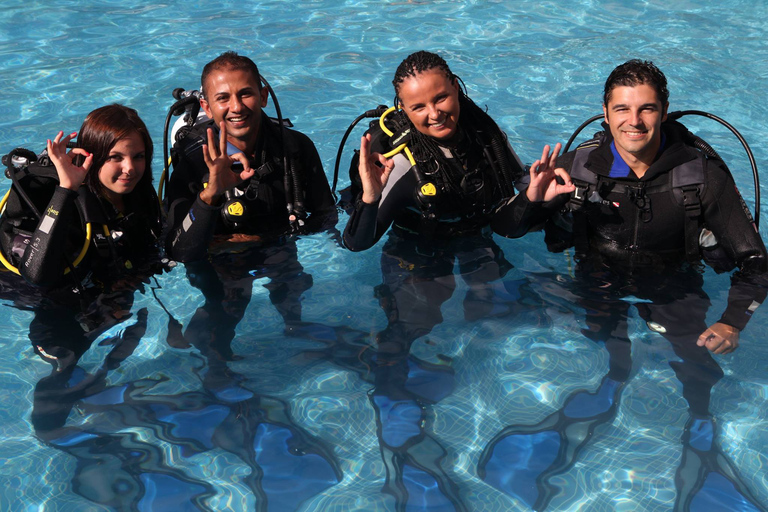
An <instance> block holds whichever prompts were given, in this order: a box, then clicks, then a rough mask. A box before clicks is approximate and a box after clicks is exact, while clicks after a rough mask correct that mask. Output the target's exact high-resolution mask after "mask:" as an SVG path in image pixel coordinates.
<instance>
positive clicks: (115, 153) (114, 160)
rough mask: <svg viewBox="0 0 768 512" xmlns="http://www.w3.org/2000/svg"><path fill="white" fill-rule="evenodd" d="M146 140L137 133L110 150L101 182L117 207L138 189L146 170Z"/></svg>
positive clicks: (103, 168) (100, 178) (108, 196)
mask: <svg viewBox="0 0 768 512" xmlns="http://www.w3.org/2000/svg"><path fill="white" fill-rule="evenodd" d="M146 165H147V160H146V148H145V147H144V139H142V137H141V135H139V134H138V133H137V132H132V133H131V134H130V135H128V136H127V137H125V138H123V139H120V140H118V141H117V142H116V143H115V145H114V146H112V148H111V149H110V150H109V156H108V157H107V161H106V162H104V165H102V166H101V168H100V169H99V182H100V183H101V185H102V186H103V187H104V195H105V196H106V197H107V198H108V199H109V200H110V201H111V202H112V203H113V204H115V205H121V204H122V197H121V196H123V195H124V194H128V193H130V192H132V191H133V189H134V188H136V185H137V184H138V183H139V180H140V179H141V177H142V176H143V175H144V170H145V169H146Z"/></svg>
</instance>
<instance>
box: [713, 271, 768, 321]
mask: <svg viewBox="0 0 768 512" xmlns="http://www.w3.org/2000/svg"><path fill="white" fill-rule="evenodd" d="M766 294H768V276H766V274H744V273H741V272H737V273H736V274H735V275H734V276H733V278H732V279H731V288H730V290H728V305H727V306H726V308H725V311H724V312H723V315H722V316H721V317H720V320H719V322H722V323H724V324H727V325H730V326H732V327H735V328H736V329H738V330H740V331H742V330H744V328H745V327H746V325H747V322H749V320H750V319H751V318H752V314H753V313H754V312H755V310H757V308H758V307H759V306H760V305H761V304H762V303H763V302H764V301H765V297H766Z"/></svg>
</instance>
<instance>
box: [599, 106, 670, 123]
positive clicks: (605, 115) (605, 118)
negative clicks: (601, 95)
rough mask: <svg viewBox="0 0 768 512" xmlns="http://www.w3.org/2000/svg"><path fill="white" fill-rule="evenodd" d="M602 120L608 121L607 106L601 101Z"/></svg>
mask: <svg viewBox="0 0 768 512" xmlns="http://www.w3.org/2000/svg"><path fill="white" fill-rule="evenodd" d="M665 115H666V114H665ZM603 120H604V121H605V122H606V123H608V108H607V107H606V106H605V103H603Z"/></svg>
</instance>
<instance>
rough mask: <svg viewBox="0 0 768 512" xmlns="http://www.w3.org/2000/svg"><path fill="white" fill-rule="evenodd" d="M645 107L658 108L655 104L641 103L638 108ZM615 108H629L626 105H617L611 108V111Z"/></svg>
mask: <svg viewBox="0 0 768 512" xmlns="http://www.w3.org/2000/svg"><path fill="white" fill-rule="evenodd" d="M647 107H655V108H659V105H658V104H657V103H643V104H642V105H640V108H647ZM617 108H629V105H627V104H626V103H618V104H616V105H614V106H612V107H611V110H616V109H617Z"/></svg>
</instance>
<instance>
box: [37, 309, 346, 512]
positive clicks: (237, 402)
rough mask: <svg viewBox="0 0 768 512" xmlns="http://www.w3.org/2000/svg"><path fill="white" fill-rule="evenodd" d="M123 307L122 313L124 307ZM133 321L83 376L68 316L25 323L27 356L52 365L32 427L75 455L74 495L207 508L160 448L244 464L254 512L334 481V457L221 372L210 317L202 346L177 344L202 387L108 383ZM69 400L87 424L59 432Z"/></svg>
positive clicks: (223, 340) (122, 503) (290, 504)
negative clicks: (172, 391)
mask: <svg viewBox="0 0 768 512" xmlns="http://www.w3.org/2000/svg"><path fill="white" fill-rule="evenodd" d="M123 306H124V309H125V310H126V311H128V310H129V309H130V303H128V304H123ZM136 317H137V322H136V323H135V324H133V325H130V326H129V327H128V328H126V329H125V330H124V331H123V332H122V333H121V334H120V335H119V336H117V337H115V338H110V339H108V340H105V341H103V342H102V343H101V344H102V345H105V344H112V345H113V348H112V349H111V350H110V352H109V354H108V355H107V356H106V357H105V360H104V363H103V364H102V365H101V366H100V367H99V368H98V370H97V371H96V372H94V373H92V374H88V373H86V372H85V371H83V369H82V368H80V367H79V366H77V360H78V359H79V356H80V355H82V353H84V352H85V351H86V350H87V349H88V347H89V346H90V343H91V340H92V339H93V337H92V338H91V339H90V340H87V339H85V338H84V337H83V336H82V335H81V336H79V337H78V336H70V335H69V333H72V332H74V331H73V330H72V329H73V328H75V327H77V328H78V329H80V328H79V326H78V325H77V322H76V321H74V320H73V317H72V316H71V315H70V316H67V315H64V314H57V313H55V312H53V313H48V312H46V313H42V314H41V313H38V315H37V316H36V318H35V320H34V321H33V323H32V326H31V329H30V331H31V333H30V337H31V338H32V339H33V344H34V345H35V346H36V347H37V348H36V350H37V352H38V353H39V354H40V356H41V357H42V358H43V359H44V360H46V361H48V362H49V363H51V364H52V365H53V366H54V371H53V372H52V374H51V375H50V376H49V377H46V378H44V379H42V380H41V381H40V383H39V384H38V385H37V387H36V390H35V405H34V411H33V414H32V421H33V424H34V426H35V430H36V434H37V435H38V437H40V438H41V439H44V440H45V441H46V442H47V443H49V444H50V445H52V446H54V447H56V448H57V449H59V450H62V451H64V452H66V453H68V454H70V455H72V456H74V457H75V458H76V459H77V469H76V470H75V475H74V477H73V489H74V491H75V492H77V493H78V494H80V495H82V496H84V497H86V498H87V499H89V500H91V501H94V502H95V503H100V504H103V505H106V506H110V507H114V508H116V509H138V510H170V509H173V510H187V509H190V510H192V509H194V510H197V509H206V508H210V507H211V500H215V498H216V494H217V491H216V489H215V488H214V487H213V486H212V485H211V484H209V483H208V482H206V481H204V480H199V479H198V478H197V477H191V476H189V475H188V474H186V472H185V470H182V469H179V468H177V467H173V466H171V465H170V464H169V463H168V462H167V460H166V458H167V457H166V455H165V454H164V452H163V450H162V449H161V448H160V447H159V446H160V444H164V443H169V444H171V445H173V446H177V447H179V448H180V451H181V454H182V456H183V457H185V458H190V457H194V456H196V455H198V454H201V453H204V452H208V451H210V450H216V449H219V450H225V451H226V452H229V453H232V454H234V455H235V456H237V457H238V458H239V459H240V460H242V461H243V463H244V464H246V465H247V466H248V467H249V468H250V473H249V474H247V475H246V476H244V477H243V482H244V484H245V485H247V486H248V488H249V489H251V491H252V492H253V494H254V499H255V502H256V510H260V511H290V510H297V509H298V508H299V507H300V506H301V504H302V503H303V502H305V501H307V500H308V499H311V498H312V497H313V496H316V495H317V494H318V493H320V492H322V491H323V490H325V489H327V488H329V487H331V486H332V485H335V484H336V483H338V482H339V481H340V480H341V477H342V475H341V470H340V468H339V467H338V464H337V462H336V460H335V458H334V455H333V451H332V449H330V448H329V447H327V446H326V445H325V444H324V443H323V442H322V441H321V440H319V439H318V438H315V437H314V436H312V435H310V434H308V433H306V432H305V431H304V430H302V428H301V427H299V426H297V425H296V424H295V423H294V422H293V420H292V419H291V417H290V413H289V410H288V406H287V404H285V403H284V402H282V401H281V400H279V399H276V398H271V397H267V396H259V395H256V394H255V393H254V392H252V391H250V390H248V389H247V388H246V387H244V385H243V381H244V380H245V378H244V377H243V376H241V375H238V374H236V373H234V372H232V371H231V370H230V369H229V367H228V365H227V362H228V361H231V360H232V354H231V347H230V344H231V341H232V337H233V335H234V330H231V331H230V330H226V329H225V331H223V332H222V331H219V330H216V329H214V328H211V327H208V326H205V325H203V324H204V323H205V322H206V321H209V322H211V323H214V324H215V323H217V322H219V321H220V318H219V317H218V316H217V315H212V316H211V317H210V318H209V319H208V320H204V319H202V318H198V321H197V322H198V323H197V324H196V325H197V327H198V328H199V329H202V331H203V332H207V333H209V334H212V337H211V338H209V339H204V340H203V339H199V338H193V339H190V340H187V341H192V342H194V344H195V347H196V348H197V349H198V350H199V351H200V353H201V354H202V356H203V357H204V359H205V361H206V362H207V364H206V365H204V366H203V367H202V369H201V370H200V374H201V380H202V382H203V387H204V389H203V390H201V391H190V392H184V393H179V394H176V395H168V394H157V393H155V392H153V388H154V387H155V386H158V385H161V384H163V382H164V381H165V380H167V379H166V378H160V379H156V378H148V379H146V380H140V381H133V382H128V383H123V384H119V385H112V386H110V385H109V384H108V382H107V376H108V374H109V372H111V371H112V370H115V369H116V368H118V367H119V366H120V364H121V363H122V361H124V360H125V359H126V358H127V357H128V356H129V355H131V354H132V353H133V351H134V349H135V348H136V347H137V345H138V343H139V341H140V339H141V338H142V336H143V335H144V332H145V330H146V324H147V312H146V310H141V311H139V312H138V313H137V315H136ZM70 324H71V325H70ZM53 333H56V334H57V336H56V337H52V336H53ZM45 340H48V341H47V342H46V341H45ZM50 340H55V341H54V342H52V341H50ZM75 404H77V409H78V411H79V412H80V413H81V415H82V416H83V417H84V418H86V421H85V422H83V423H82V424H80V425H78V426H66V425H65V422H66V420H67V417H68V415H69V413H70V411H71V410H72V408H73V407H74V406H75ZM137 428H138V429H141V430H142V431H143V430H147V431H151V432H153V433H154V435H155V436H156V438H157V441H155V442H153V441H151V440H150V441H148V440H147V439H146V438H144V437H142V438H139V437H138V436H136V435H135V434H126V433H125V432H126V431H131V430H135V429H137ZM105 467H106V468H108V471H104V468H105Z"/></svg>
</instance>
